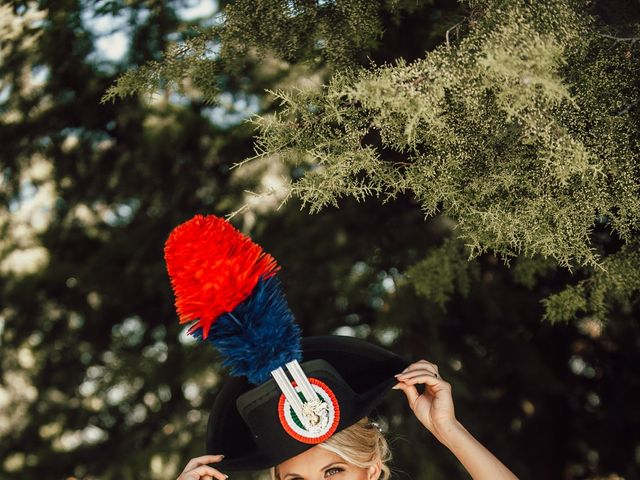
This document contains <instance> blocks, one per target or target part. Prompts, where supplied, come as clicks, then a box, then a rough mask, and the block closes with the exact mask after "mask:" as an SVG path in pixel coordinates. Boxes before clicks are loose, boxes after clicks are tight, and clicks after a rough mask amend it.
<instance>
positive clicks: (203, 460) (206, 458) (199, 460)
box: [182, 455, 224, 473]
mask: <svg viewBox="0 0 640 480" xmlns="http://www.w3.org/2000/svg"><path fill="white" fill-rule="evenodd" d="M223 458H224V455H202V456H201V457H196V458H192V459H191V460H189V462H188V463H187V465H186V466H185V467H184V470H182V473H185V472H188V471H189V470H192V469H194V468H196V467H197V466H199V465H206V464H207V463H216V462H219V461H220V460H222V459H223Z"/></svg>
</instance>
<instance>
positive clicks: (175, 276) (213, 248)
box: [164, 215, 340, 444]
mask: <svg viewBox="0 0 640 480" xmlns="http://www.w3.org/2000/svg"><path fill="white" fill-rule="evenodd" d="M164 256H165V261H166V264H167V271H168V273H169V276H170V278H171V286H172V288H173V292H174V295H175V305H176V309H177V313H178V316H179V322H180V323H181V324H182V323H188V322H194V323H193V324H192V325H191V326H190V328H189V330H188V334H190V335H193V336H194V337H196V338H197V339H198V340H200V341H203V342H204V341H206V342H210V343H211V344H213V346H214V347H215V348H216V349H217V350H218V351H219V352H220V353H221V354H222V356H223V357H224V361H223V365H224V366H226V367H228V368H229V370H230V373H231V374H232V375H234V376H244V377H246V378H247V380H248V381H249V382H250V383H252V384H253V385H261V384H263V383H265V382H267V381H268V380H270V379H271V378H273V379H274V380H275V382H276V383H277V385H278V387H279V389H280V390H281V392H282V393H281V396H280V400H279V403H278V405H279V406H278V418H279V419H280V423H281V425H282V427H283V429H284V430H285V431H286V432H287V434H289V435H290V436H291V437H293V438H294V439H296V440H297V441H299V442H303V443H308V444H315V443H320V442H322V441H324V440H325V439H326V438H328V437H329V436H330V435H332V434H333V432H334V431H335V430H336V428H337V426H338V423H339V421H340V408H339V404H338V401H337V399H336V396H335V395H334V393H333V392H332V391H331V389H330V388H329V387H328V386H327V385H326V384H324V383H323V382H322V381H320V380H319V379H315V378H308V377H307V375H306V374H305V372H304V371H303V369H302V367H301V366H300V363H299V362H300V361H301V359H302V349H301V338H300V328H299V326H298V325H297V324H296V323H295V321H294V318H293V314H292V313H291V311H290V309H289V307H288V305H287V301H286V299H285V297H284V294H283V292H282V288H281V284H280V282H279V280H278V278H277V277H276V272H277V271H278V270H279V268H280V267H279V266H278V264H277V263H276V261H275V260H274V259H273V257H271V256H270V255H269V254H267V253H265V252H264V251H263V250H262V248H261V247H260V246H259V245H257V244H256V243H254V242H253V241H252V240H251V239H250V238H249V237H247V236H245V235H244V234H242V233H241V232H239V231H238V230H237V229H236V228H235V227H233V226H232V225H231V224H230V223H229V222H228V221H226V220H224V219H221V218H219V217H216V216H214V215H207V216H203V215H196V216H195V217H193V218H192V219H191V220H188V221H186V222H185V223H183V224H181V225H179V226H177V227H176V228H175V229H174V230H173V231H172V232H171V234H170V235H169V238H168V239H167V241H166V243H165V248H164Z"/></svg>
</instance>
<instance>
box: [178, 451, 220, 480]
mask: <svg viewBox="0 0 640 480" xmlns="http://www.w3.org/2000/svg"><path fill="white" fill-rule="evenodd" d="M223 457H224V455H203V456H202V457H196V458H192V459H191V460H189V463H187V466H186V467H184V470H183V471H182V473H181V474H180V476H179V477H178V480H214V479H216V480H226V479H227V477H228V475H225V474H224V473H222V472H220V471H219V470H216V469H215V468H213V467H210V466H209V465H207V464H208V463H216V462H219V461H220V460H222V458H223Z"/></svg>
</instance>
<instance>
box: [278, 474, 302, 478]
mask: <svg viewBox="0 0 640 480" xmlns="http://www.w3.org/2000/svg"><path fill="white" fill-rule="evenodd" d="M287 477H295V478H302V475H298V474H297V473H287V474H286V475H285V476H284V477H282V478H287Z"/></svg>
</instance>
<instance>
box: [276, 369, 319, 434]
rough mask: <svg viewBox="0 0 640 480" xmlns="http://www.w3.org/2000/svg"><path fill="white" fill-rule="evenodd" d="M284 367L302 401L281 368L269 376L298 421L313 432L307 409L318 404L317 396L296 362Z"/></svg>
mask: <svg viewBox="0 0 640 480" xmlns="http://www.w3.org/2000/svg"><path fill="white" fill-rule="evenodd" d="M285 366H286V367H287V370H288V371H289V374H290V375H291V377H292V378H293V380H294V381H295V382H296V385H297V387H298V388H299V389H300V393H302V396H303V397H304V401H303V400H302V399H301V398H300V396H299V395H298V392H297V391H296V389H295V388H294V387H293V385H292V384H291V381H290V380H289V378H288V377H287V374H286V373H285V371H284V369H283V368H282V367H278V368H276V369H275V370H273V371H272V372H271V375H272V376H273V378H274V380H275V381H276V383H277V384H278V387H280V390H281V391H282V394H283V395H284V396H285V398H286V399H287V400H288V401H289V404H290V405H291V408H292V409H293V411H294V412H295V414H296V416H297V417H298V419H299V420H300V421H301V422H302V424H303V425H304V427H305V428H306V429H307V430H309V431H313V430H314V428H315V426H314V425H312V424H311V423H310V422H309V412H308V408H307V407H312V406H313V405H315V404H316V403H318V394H317V393H316V391H315V390H314V388H313V387H312V386H311V382H309V379H308V378H307V376H306V374H305V373H304V371H303V370H302V367H301V366H300V364H299V363H298V361H297V360H293V361H291V362H289V363H287V364H286V365H285ZM312 408H313V407H312Z"/></svg>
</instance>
